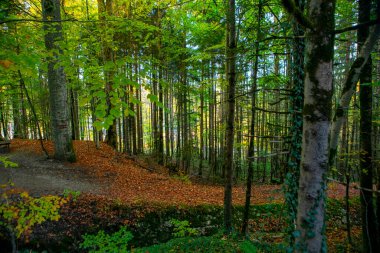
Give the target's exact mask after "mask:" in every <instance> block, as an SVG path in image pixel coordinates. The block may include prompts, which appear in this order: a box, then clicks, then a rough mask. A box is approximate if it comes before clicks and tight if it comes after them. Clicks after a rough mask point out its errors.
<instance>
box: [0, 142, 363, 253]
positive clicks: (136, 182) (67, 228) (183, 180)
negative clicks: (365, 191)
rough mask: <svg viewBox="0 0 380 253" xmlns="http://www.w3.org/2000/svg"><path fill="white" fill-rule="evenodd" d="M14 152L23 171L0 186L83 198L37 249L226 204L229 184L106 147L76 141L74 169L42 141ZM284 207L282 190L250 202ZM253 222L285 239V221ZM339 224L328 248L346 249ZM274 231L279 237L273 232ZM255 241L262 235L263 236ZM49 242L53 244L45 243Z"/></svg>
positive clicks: (258, 188) (8, 172)
mask: <svg viewBox="0 0 380 253" xmlns="http://www.w3.org/2000/svg"><path fill="white" fill-rule="evenodd" d="M44 145H45V147H46V149H47V150H48V152H49V154H50V155H51V154H52V153H53V145H52V143H51V142H48V141H46V142H44ZM10 147H11V150H10V153H8V154H0V155H1V156H6V157H8V159H9V160H10V161H12V162H15V163H17V164H18V167H16V168H4V166H3V164H0V185H2V184H4V183H7V182H8V181H9V180H10V181H12V182H13V183H14V186H15V187H16V188H18V189H22V190H25V191H28V192H29V194H30V195H32V196H36V197H39V196H42V195H50V194H51V195H61V194H63V192H64V190H70V191H80V192H81V193H82V194H81V196H80V198H79V199H78V201H77V202H72V203H70V204H69V205H65V206H64V207H63V208H62V210H61V219H60V222H58V223H46V225H45V226H39V227H38V228H37V229H35V231H34V238H37V239H36V240H37V241H38V243H41V246H43V247H45V248H49V247H50V246H51V245H48V244H49V243H50V244H54V243H55V244H57V245H60V243H61V242H62V240H63V239H62V238H65V237H66V239H65V240H64V241H69V242H70V245H71V246H68V247H69V248H68V249H73V250H74V249H77V247H78V244H79V239H78V238H81V235H82V234H84V233H86V232H87V230H86V227H88V228H91V227H95V228H98V229H99V228H101V227H102V226H105V227H106V226H110V225H112V224H128V226H129V225H130V226H131V227H133V222H136V221H137V220H139V217H140V218H141V216H143V213H145V212H150V211H151V210H155V208H157V207H162V206H168V207H169V206H175V207H177V208H179V209H181V208H185V210H187V209H188V206H193V207H194V208H196V207H197V206H202V205H216V206H220V207H222V206H223V194H224V187H223V185H220V184H205V183H204V181H205V180H199V179H196V178H194V179H195V180H192V181H191V180H189V178H188V177H181V176H177V177H175V176H171V175H170V174H169V171H168V169H167V168H165V167H162V166H158V165H157V164H155V163H154V162H153V161H152V160H149V158H147V157H145V158H138V157H130V156H128V155H126V154H120V153H118V152H115V151H114V150H113V149H112V148H110V147H109V146H107V145H105V144H103V143H102V144H101V147H100V149H96V147H95V145H94V143H93V142H89V141H74V148H75V150H76V155H77V162H75V163H63V162H59V161H56V160H53V159H47V158H46V157H45V156H44V155H43V152H42V149H41V146H40V143H39V141H36V140H19V139H15V140H12V142H11V145H10ZM190 179H191V178H190ZM201 181H203V182H201ZM0 191H1V189H0ZM0 193H1V192H0ZM358 194H359V193H358V190H356V189H354V188H350V196H351V197H352V196H358ZM327 195H328V197H329V198H333V199H343V198H344V196H345V187H344V186H343V185H341V184H337V183H335V182H333V183H329V185H328V193H327ZM244 198H245V187H244V184H240V185H236V186H235V187H234V188H233V202H234V204H235V205H240V206H242V205H243V204H244ZM283 201H284V198H283V192H282V187H281V185H264V184H255V185H254V186H253V189H252V199H251V202H252V204H253V205H255V204H256V205H257V204H270V203H283ZM110 203H111V204H110ZM112 203H114V204H117V205H119V204H121V206H130V207H131V208H132V209H131V210H132V211H130V214H128V215H129V216H131V217H132V218H131V217H129V218H127V219H125V217H124V216H123V215H121V213H120V210H118V209H115V210H113V211H112V208H111V209H110V207H109V206H110V205H111V206H112ZM134 207H136V208H134ZM139 207H143V209H141V208H139ZM150 207H152V208H150ZM142 210H144V211H142ZM157 210H159V208H158V209H157ZM352 212H353V211H352ZM158 213H159V211H158ZM354 213H355V214H358V213H359V212H358V211H355V212H354ZM123 217H124V218H123ZM133 217H134V218H133ZM352 219H353V221H354V220H358V219H359V218H358V217H356V216H355V217H354V218H352ZM251 222H252V223H251V224H250V226H251V230H252V231H258V233H259V237H258V238H264V239H265V238H266V237H268V238H269V239H268V238H267V239H265V240H267V241H268V242H276V241H282V240H283V234H282V232H281V233H280V234H278V233H279V232H278V231H281V230H282V229H283V227H284V226H285V220H284V218H280V219H278V218H276V217H272V216H271V215H268V216H265V215H264V216H260V217H256V219H255V220H252V221H251ZM330 223H331V222H330ZM338 223H339V224H335V221H334V224H330V225H329V226H328V229H327V235H328V242H329V244H330V245H337V244H338V243H339V244H342V243H344V241H345V238H346V236H345V232H342V229H344V224H343V223H342V221H340V220H338ZM102 224H103V225H102ZM137 227H138V226H137ZM271 231H277V232H276V233H274V234H273V233H271ZM159 233H161V232H159ZM260 233H261V234H263V233H264V234H263V235H261V234H260ZM353 233H355V234H356V235H359V234H360V228H359V227H358V226H357V225H355V226H354V227H353ZM254 236H255V237H257V234H254ZM261 236H263V237H261ZM265 236H266V237H265ZM136 237H137V235H136ZM272 237H273V238H275V239H273V238H272ZM38 238H39V239H38ZM47 238H49V239H48V240H47ZM67 238H69V239H67ZM142 238H144V234H142ZM44 243H47V245H43V244H44ZM70 247H71V248H70ZM69 251H70V250H69ZM52 252H55V250H52ZM73 252H74V251H73ZM331 252H334V251H331Z"/></svg>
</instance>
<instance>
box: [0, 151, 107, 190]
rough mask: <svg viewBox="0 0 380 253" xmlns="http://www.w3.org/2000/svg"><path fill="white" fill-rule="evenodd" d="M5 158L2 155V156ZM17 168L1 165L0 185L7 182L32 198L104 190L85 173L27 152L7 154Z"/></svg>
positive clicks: (76, 168) (102, 186)
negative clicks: (70, 191)
mask: <svg viewBox="0 0 380 253" xmlns="http://www.w3.org/2000/svg"><path fill="white" fill-rule="evenodd" d="M1 155H3V156H5V154H1ZM6 156H7V157H8V158H9V160H10V161H12V162H15V163H17V164H18V167H17V168H4V166H3V165H2V164H0V184H5V183H7V182H8V181H9V180H11V182H13V183H14V184H15V187H17V188H22V189H24V190H27V191H29V193H30V194H32V195H34V196H41V195H46V194H53V195H55V194H62V193H63V191H64V190H65V189H66V190H72V191H80V192H83V193H94V194H99V193H101V192H102V191H103V190H104V189H105V187H104V184H102V183H100V182H98V180H96V179H95V177H93V176H91V175H89V174H88V173H87V172H86V171H85V170H83V169H81V168H79V167H74V166H70V165H66V164H64V163H62V162H59V161H55V160H52V159H46V158H45V157H43V156H41V155H38V154H36V153H35V152H31V151H27V150H17V151H16V152H11V153H9V154H6Z"/></svg>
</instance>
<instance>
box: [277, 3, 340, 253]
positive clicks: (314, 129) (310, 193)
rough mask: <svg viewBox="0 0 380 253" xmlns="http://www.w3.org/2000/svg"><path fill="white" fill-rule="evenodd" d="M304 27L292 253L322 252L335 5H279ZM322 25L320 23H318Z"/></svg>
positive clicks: (324, 246)
mask: <svg viewBox="0 0 380 253" xmlns="http://www.w3.org/2000/svg"><path fill="white" fill-rule="evenodd" d="M283 3H284V5H285V7H286V8H287V10H288V11H289V12H290V13H293V14H294V16H295V18H296V19H297V21H298V22H299V23H300V24H301V25H303V26H305V27H306V28H307V29H306V32H305V44H306V50H305V59H306V61H305V90H304V109H303V137H302V153H301V163H300V179H299V191H298V207H297V230H298V231H299V233H298V234H297V238H296V246H295V247H296V248H295V250H296V251H297V252H305V251H306V252H327V246H326V242H325V241H324V223H325V220H324V218H325V194H326V193H325V189H326V187H325V186H326V182H325V180H326V172H327V169H328V151H329V146H328V133H329V125H330V117H331V116H330V115H331V105H332V94H333V87H332V83H333V73H332V66H333V64H332V63H333V49H334V33H333V32H334V26H335V22H334V12H335V3H336V1H335V0H329V1H326V0H310V1H309V2H308V4H307V14H308V15H307V16H304V15H303V13H302V12H301V11H300V9H299V8H298V7H296V5H295V4H294V1H292V0H286V1H283ZM322 20H323V22H321V21H322Z"/></svg>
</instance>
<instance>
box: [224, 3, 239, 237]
mask: <svg viewBox="0 0 380 253" xmlns="http://www.w3.org/2000/svg"><path fill="white" fill-rule="evenodd" d="M236 44H237V42H236V24H235V0H229V1H228V10H227V48H226V56H227V59H226V60H227V80H228V86H227V92H228V94H227V96H228V100H227V101H228V102H227V112H228V113H227V117H226V135H225V138H226V141H225V147H224V169H225V171H226V178H225V188H224V228H225V233H227V234H230V233H231V232H232V174H233V151H234V118H235V86H236V70H235V68H236Z"/></svg>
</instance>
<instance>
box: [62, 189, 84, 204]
mask: <svg viewBox="0 0 380 253" xmlns="http://www.w3.org/2000/svg"><path fill="white" fill-rule="evenodd" d="M80 194H81V192H80V191H73V190H70V189H65V190H63V196H64V197H65V198H70V199H72V200H73V201H76V200H77V199H78V197H79V195H80Z"/></svg>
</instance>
